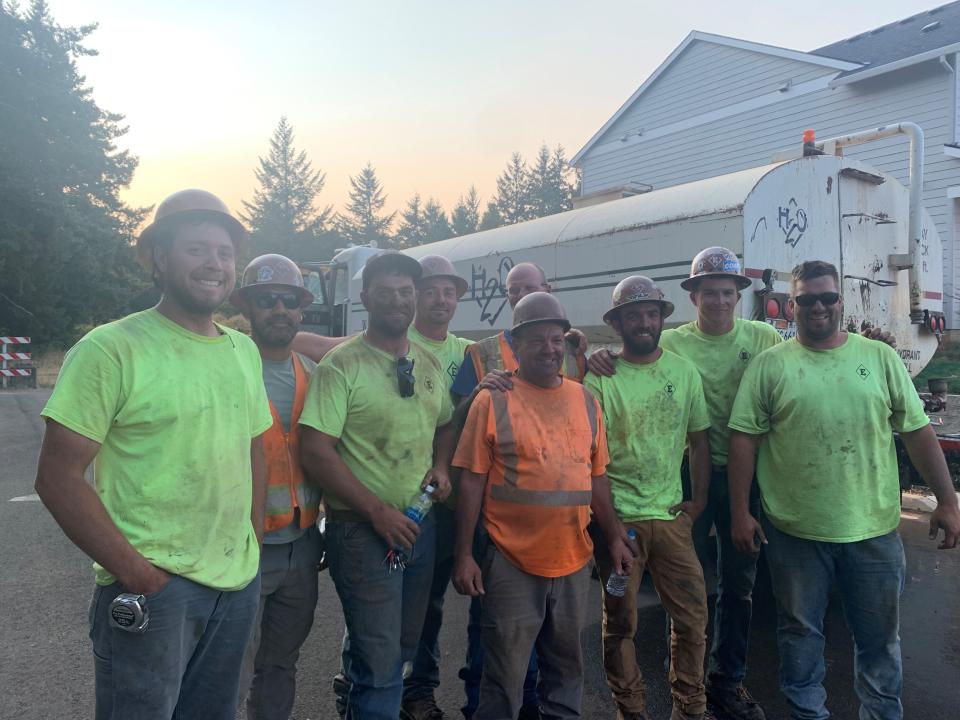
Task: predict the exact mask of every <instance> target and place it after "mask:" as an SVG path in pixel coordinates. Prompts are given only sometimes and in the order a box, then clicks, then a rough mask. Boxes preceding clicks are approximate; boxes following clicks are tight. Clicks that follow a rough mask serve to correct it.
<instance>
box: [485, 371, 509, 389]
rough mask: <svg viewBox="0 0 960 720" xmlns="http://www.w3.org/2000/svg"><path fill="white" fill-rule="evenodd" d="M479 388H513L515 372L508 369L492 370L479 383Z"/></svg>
mask: <svg viewBox="0 0 960 720" xmlns="http://www.w3.org/2000/svg"><path fill="white" fill-rule="evenodd" d="M477 390H478V391H479V390H490V391H494V390H496V391H499V392H508V391H510V390H513V373H512V372H509V371H507V370H491V371H490V372H488V373H487V374H486V375H484V376H483V379H482V380H481V381H480V382H479V384H478V385H477Z"/></svg>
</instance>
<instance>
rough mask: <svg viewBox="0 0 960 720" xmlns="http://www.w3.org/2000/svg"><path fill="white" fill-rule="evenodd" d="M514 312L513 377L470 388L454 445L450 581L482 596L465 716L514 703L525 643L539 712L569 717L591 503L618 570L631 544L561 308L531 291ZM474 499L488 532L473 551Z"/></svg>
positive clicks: (574, 712) (509, 710)
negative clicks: (471, 694)
mask: <svg viewBox="0 0 960 720" xmlns="http://www.w3.org/2000/svg"><path fill="white" fill-rule="evenodd" d="M513 319H514V326H513V332H514V339H515V346H514V347H515V348H516V354H517V359H518V371H517V373H516V376H515V378H514V381H513V388H512V389H511V390H510V391H509V392H499V391H497V390H490V389H486V388H484V389H482V390H480V392H479V393H477V395H476V398H475V399H474V401H473V403H472V404H471V407H470V411H469V415H468V417H467V422H466V425H465V427H464V430H463V433H462V436H461V439H460V444H459V445H458V447H457V451H456V455H455V457H454V465H456V466H457V467H460V468H463V473H462V475H461V480H460V494H459V497H458V501H457V524H456V544H455V551H454V554H455V565H454V575H453V582H454V586H455V587H456V588H457V591H458V592H460V593H462V594H465V595H471V596H474V597H478V596H483V598H484V599H483V605H482V621H481V629H482V634H483V646H484V650H485V656H484V661H483V679H482V682H481V685H480V697H479V706H478V707H477V710H476V713H475V714H474V716H473V717H474V718H475V720H500V719H501V718H516V717H518V716H519V715H520V712H521V704H522V702H523V694H524V693H523V684H524V675H525V674H526V672H527V667H528V662H529V658H530V653H531V651H532V650H533V648H534V647H536V650H537V656H538V660H539V664H540V670H541V673H540V684H539V688H538V690H539V701H540V707H541V711H542V714H543V716H544V717H550V718H558V719H559V718H579V717H580V706H581V695H582V690H583V653H582V648H581V645H580V633H581V630H582V629H583V626H584V622H585V618H586V609H587V604H588V590H589V585H590V567H591V563H590V560H591V553H592V550H593V545H592V543H591V540H590V536H589V535H588V533H587V524H588V522H589V521H590V510H591V509H592V510H593V513H594V517H595V519H596V521H597V523H598V524H599V526H600V527H601V529H602V530H603V533H604V536H605V538H606V544H607V546H608V549H609V552H610V553H611V557H612V563H613V565H614V566H615V567H616V568H617V570H618V571H619V572H621V573H628V572H629V568H630V565H631V563H632V556H631V553H630V550H629V549H628V548H627V546H626V544H625V537H626V536H625V532H624V530H623V528H622V526H621V525H620V523H619V521H618V520H617V518H616V515H615V513H614V510H613V504H612V501H611V498H610V485H609V482H608V480H607V477H606V474H605V469H606V465H607V462H608V461H609V457H608V454H607V441H606V435H605V433H604V429H603V418H602V415H601V411H600V407H599V405H598V403H597V401H596V399H595V398H594V397H593V395H591V393H590V392H589V391H588V390H587V389H586V388H585V387H583V386H581V385H579V384H578V383H576V382H571V381H570V380H569V379H566V378H564V377H562V376H561V374H560V368H561V365H562V363H563V358H564V353H565V350H566V341H565V338H564V333H566V332H567V331H568V330H569V329H570V323H569V322H568V321H567V319H566V314H565V313H564V310H563V308H562V307H561V305H560V303H559V301H558V300H556V298H554V297H553V296H552V295H550V294H548V293H545V292H535V293H531V294H529V295H527V296H526V297H524V298H523V299H522V300H521V301H520V302H518V303H517V305H516V307H515V309H514V318H513ZM481 508H482V513H483V526H484V529H485V531H486V532H487V533H488V534H489V537H490V542H489V543H488V544H487V546H486V549H485V552H484V556H483V557H482V558H481V559H480V561H479V563H478V562H477V560H476V559H475V558H474V549H473V545H474V530H475V528H476V526H477V521H478V519H479V517H480V514H481Z"/></svg>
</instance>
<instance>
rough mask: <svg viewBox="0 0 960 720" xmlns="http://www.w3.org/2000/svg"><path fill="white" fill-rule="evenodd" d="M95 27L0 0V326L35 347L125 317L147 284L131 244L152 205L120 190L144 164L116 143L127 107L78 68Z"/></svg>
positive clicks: (41, 6)
mask: <svg viewBox="0 0 960 720" xmlns="http://www.w3.org/2000/svg"><path fill="white" fill-rule="evenodd" d="M95 29H96V25H85V26H83V27H61V26H59V25H57V24H56V22H55V21H54V19H53V18H52V17H51V15H50V12H49V9H48V7H47V4H46V2H44V1H43V0H34V2H32V3H31V4H30V6H29V8H28V9H26V10H20V9H19V7H18V6H17V5H15V4H13V3H9V2H6V1H5V0H0V98H2V101H0V198H2V200H0V278H3V279H2V280H0V286H2V287H0V334H3V335H30V336H32V337H33V338H34V344H35V346H37V345H39V346H44V345H49V344H59V345H64V344H68V343H70V342H72V341H73V340H74V339H75V338H76V335H77V332H78V326H79V325H91V324H97V323H101V322H104V321H106V320H111V319H114V318H116V317H118V316H119V315H120V314H121V313H122V312H123V308H124V307H125V305H126V304H127V303H128V302H129V300H130V299H131V298H132V297H133V296H134V295H135V294H137V293H139V292H141V291H142V290H143V289H144V288H146V287H147V284H148V281H147V278H146V277H145V275H144V274H143V273H142V271H140V270H139V268H138V267H137V265H136V262H135V258H134V253H133V247H132V243H133V239H134V233H135V231H136V228H137V227H139V225H140V224H141V223H142V221H143V219H144V216H145V209H142V208H131V207H129V206H127V205H126V204H124V203H123V202H121V201H120V199H119V193H120V190H121V189H122V188H124V187H126V186H128V185H129V184H130V180H131V179H132V177H133V172H134V170H135V168H136V166H137V160H136V158H134V157H133V156H132V155H130V154H129V153H128V152H126V151H119V150H117V147H116V141H117V139H118V138H120V137H121V136H122V135H123V134H124V133H125V132H126V129H125V128H124V127H123V126H122V125H121V121H122V120H123V117H122V116H121V115H117V114H115V113H110V112H107V111H106V110H103V109H102V108H100V107H99V106H98V105H97V103H96V102H95V101H94V99H93V96H92V91H91V89H90V88H89V87H87V86H86V85H85V84H84V78H83V76H82V75H80V74H79V72H78V71H77V66H76V59H77V58H78V57H81V56H86V55H95V54H96V51H95V50H93V49H90V48H88V47H86V46H85V45H84V41H85V40H86V38H87V37H88V36H89V35H90V34H91V33H92V32H93V31H94V30H95Z"/></svg>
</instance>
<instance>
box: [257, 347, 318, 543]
mask: <svg viewBox="0 0 960 720" xmlns="http://www.w3.org/2000/svg"><path fill="white" fill-rule="evenodd" d="M293 376H294V399H293V411H292V412H291V414H290V431H289V432H285V431H284V429H283V423H282V422H281V420H280V416H279V414H278V413H277V409H276V408H275V407H274V405H273V403H270V413H271V414H272V415H273V425H272V426H271V427H270V429H269V430H267V432H266V433H264V436H263V450H264V455H265V457H266V464H267V503H266V521H265V523H264V528H265V530H266V531H267V532H271V531H273V530H279V529H280V528H283V527H286V526H287V525H289V524H290V523H291V522H293V518H294V509H295V508H299V510H300V522H299V526H300V527H301V528H306V527H310V525H312V524H314V523H315V522H316V521H317V517H318V516H319V505H320V489H319V488H318V487H316V486H315V485H314V484H313V483H310V482H308V481H307V480H306V478H305V477H304V474H303V468H302V467H301V466H300V426H299V424H298V421H299V420H300V413H301V412H303V403H304V399H305V398H306V394H307V383H308V377H307V373H306V371H305V370H304V368H303V362H302V361H301V360H300V358H299V356H298V355H297V354H296V353H294V354H293Z"/></svg>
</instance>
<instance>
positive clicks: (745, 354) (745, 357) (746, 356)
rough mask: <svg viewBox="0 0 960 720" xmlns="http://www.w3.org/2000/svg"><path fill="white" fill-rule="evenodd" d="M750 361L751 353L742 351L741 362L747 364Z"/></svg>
mask: <svg viewBox="0 0 960 720" xmlns="http://www.w3.org/2000/svg"><path fill="white" fill-rule="evenodd" d="M749 359H750V353H749V352H747V351H746V350H741V351H740V362H747V361H748V360H749Z"/></svg>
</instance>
